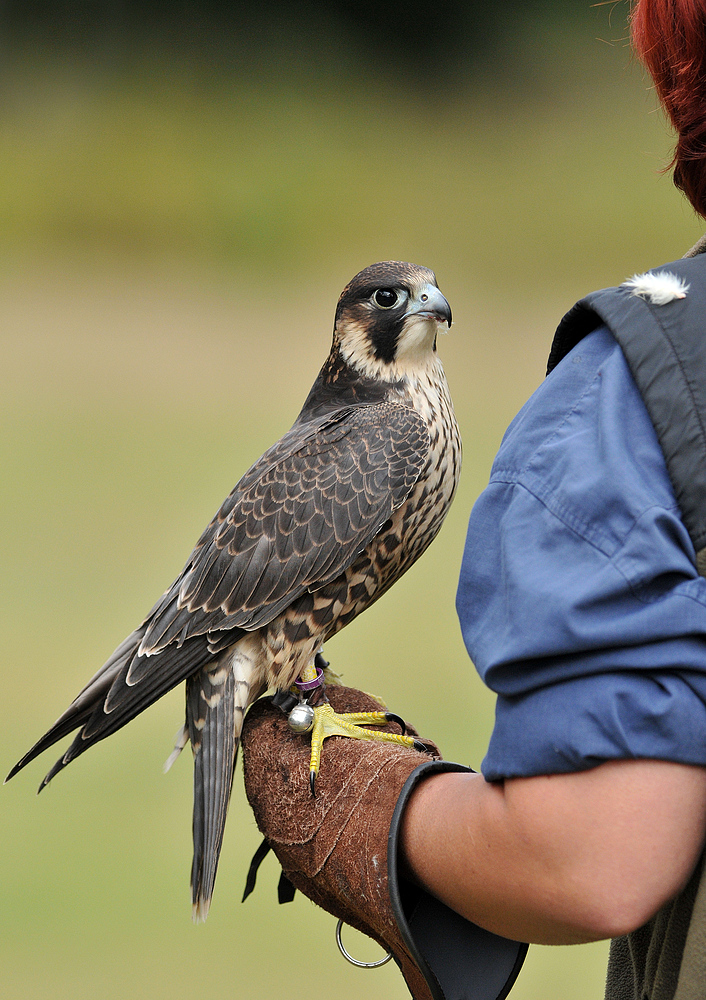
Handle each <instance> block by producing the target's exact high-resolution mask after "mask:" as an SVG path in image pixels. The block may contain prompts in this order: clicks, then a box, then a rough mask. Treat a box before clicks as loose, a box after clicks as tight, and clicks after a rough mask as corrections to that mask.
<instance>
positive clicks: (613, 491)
mask: <svg viewBox="0 0 706 1000" xmlns="http://www.w3.org/2000/svg"><path fill="white" fill-rule="evenodd" d="M490 481H491V483H493V482H495V483H501V482H505V483H510V482H511V483H516V484H518V485H519V486H522V487H524V488H525V489H527V490H529V491H530V492H531V493H532V494H533V495H534V496H535V497H537V498H538V499H539V500H541V501H542V503H543V504H544V505H545V506H547V507H548V508H549V509H550V510H553V511H554V512H555V513H556V514H558V515H560V516H562V512H563V513H564V514H566V515H569V516H570V517H571V519H572V523H573V522H575V523H582V524H585V525H588V526H589V527H590V529H591V535H593V530H594V529H595V530H598V528H599V527H600V534H601V536H602V537H605V538H606V544H607V548H608V549H609V550H614V548H615V546H617V545H620V544H621V542H622V540H623V539H624V538H625V537H626V534H627V532H628V531H629V530H630V528H631V526H632V525H633V524H634V523H635V521H636V520H637V519H638V518H640V517H641V516H642V515H643V513H644V512H645V511H646V510H648V509H650V508H655V507H659V508H663V509H669V510H673V509H675V507H676V501H675V499H674V494H673V490H672V486H671V483H670V481H669V476H668V474H667V469H666V466H665V462H664V457H663V455H662V452H661V449H660V446H659V442H658V440H657V436H656V433H655V430H654V427H653V426H652V423H651V421H650V418H649V415H648V413H647V410H646V408H645V405H644V403H643V401H642V399H641V397H640V394H639V392H638V389H637V386H636V385H635V382H634V380H633V378H632V375H631V374H630V370H629V368H628V365H627V363H626V361H625V357H624V355H623V352H622V350H621V348H620V346H619V345H618V343H617V342H616V340H615V339H614V337H613V336H612V334H611V333H610V331H609V330H608V329H607V328H606V327H600V328H598V329H596V330H595V331H594V332H592V333H590V334H588V335H587V336H586V337H584V339H583V340H581V341H580V342H579V343H578V344H577V345H576V346H575V347H574V348H573V350H572V351H570V352H569V354H567V356H566V357H565V358H564V359H563V360H562V361H561V362H560V363H559V364H558V365H557V367H556V368H555V369H554V370H553V371H552V373H551V374H550V375H548V376H547V378H546V379H545V380H544V382H543V383H542V385H541V386H540V387H539V388H538V389H537V391H536V392H535V393H534V395H533V396H532V397H531V398H530V399H529V400H528V402H527V403H526V404H525V406H524V407H523V409H522V410H521V411H520V413H519V414H518V415H517V417H516V418H515V420H514V421H513V422H512V424H511V425H510V427H509V428H508V431H507V433H506V435H505V437H504V439H503V443H502V445H501V448H500V450H499V452H498V455H497V456H496V459H495V462H494V464H493V469H492V472H491V477H490ZM606 536H607V537H606Z"/></svg>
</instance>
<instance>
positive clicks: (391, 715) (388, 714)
mask: <svg viewBox="0 0 706 1000" xmlns="http://www.w3.org/2000/svg"><path fill="white" fill-rule="evenodd" d="M385 719H386V721H387V722H396V723H397V725H398V726H399V727H400V729H401V730H402V735H403V736H404V735H405V733H406V732H407V726H406V725H405V721H404V719H401V718H400V717H399V715H395V714H394V713H393V712H385Z"/></svg>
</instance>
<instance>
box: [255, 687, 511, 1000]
mask: <svg viewBox="0 0 706 1000" xmlns="http://www.w3.org/2000/svg"><path fill="white" fill-rule="evenodd" d="M326 693H327V696H328V698H329V700H330V702H331V704H332V706H333V708H334V709H335V711H336V712H339V713H345V712H367V711H379V710H380V705H379V703H377V702H376V701H375V700H374V699H373V698H371V697H370V696H369V695H367V694H364V693H363V692H362V691H356V690H355V689H353V688H345V687H338V686H335V687H333V686H332V687H328V688H327V689H326ZM391 728H392V727H391V726H387V727H385V731H388V732H389V731H390V730H391ZM393 731H394V730H393ZM408 732H410V733H411V734H412V735H415V736H416V735H417V734H416V733H415V732H414V731H413V730H412V729H411V727H408ZM242 749H243V765H244V771H245V789H246V792H247V796H248V799H249V801H250V804H251V806H252V808H253V811H254V813H255V819H256V821H257V825H258V827H259V828H260V830H261V832H262V833H263V834H264V836H265V841H266V843H267V845H268V846H269V847H271V848H272V849H273V850H274V852H275V854H276V855H277V858H278V859H279V861H280V864H281V865H282V869H283V872H284V875H285V876H286V878H287V879H288V880H289V882H291V883H292V885H293V886H295V887H296V888H297V889H300V890H301V891H302V892H303V893H304V894H305V895H306V896H308V897H309V899H311V900H313V901H314V902H315V903H318V905H319V906H321V907H323V908H324V909H325V910H328V912H329V913H332V914H333V915H334V916H335V917H339V918H340V919H342V920H343V921H344V922H345V923H347V924H350V925H351V926H352V927H356V928H357V929H358V930H360V931H362V932H363V933H365V934H368V935H369V936H370V937H371V938H373V939H374V940H375V941H377V942H378V943H379V944H381V945H382V947H383V948H385V949H386V950H387V951H390V952H391V953H392V956H393V958H394V959H395V961H396V963H397V965H398V966H399V968H400V970H401V972H402V975H403V976H404V978H405V981H406V983H407V986H408V987H409V990H410V993H411V994H412V996H413V998H414V1000H502V998H504V997H506V996H507V994H508V992H509V991H510V988H511V987H512V984H513V983H514V981H515V979H516V977H517V974H518V972H519V970H520V967H521V965H522V962H523V960H524V956H525V953H526V951H527V946H526V945H524V944H519V943H517V942H515V941H508V940H507V939H506V938H501V937H498V936H497V935H495V934H491V933H489V932H488V931H485V930H482V929H481V928H479V927H476V926H475V924H472V923H470V922H469V921H467V920H464V919H463V917H460V916H459V915H458V914H457V913H454V911H452V910H450V909H449V908H448V907H446V906H444V905H443V904H442V903H440V902H439V901H438V900H436V899H434V898H433V897H432V896H430V895H429V894H428V893H427V892H425V891H424V890H423V889H420V888H419V887H417V886H415V885H413V884H412V883H410V882H408V881H406V880H405V879H404V878H403V877H401V875H400V874H399V872H398V865H397V851H398V830H399V826H400V820H401V817H402V813H403V810H404V805H405V803H406V801H407V799H408V797H409V795H410V793H411V791H412V789H413V788H414V787H415V786H416V784H417V783H418V782H419V781H420V780H423V779H424V778H425V777H426V776H428V775H429V774H433V773H436V772H438V771H468V770H470V768H466V767H463V766H462V765H460V764H452V763H450V762H447V761H443V760H441V757H440V755H439V754H438V752H437V750H436V747H435V746H433V745H430V753H429V754H422V753H419V752H418V751H416V750H407V749H406V748H404V747H399V746H394V745H392V744H389V743H374V742H367V741H359V740H351V739H344V738H341V737H338V738H332V739H329V740H327V741H326V743H325V748H324V753H323V758H322V765H321V771H320V773H319V776H318V778H317V780H316V797H315V798H314V797H313V796H312V795H311V791H310V787H309V754H310V747H309V740H308V739H307V738H306V737H304V736H301V735H297V734H295V733H293V732H292V731H291V730H290V729H289V726H288V723H287V718H286V716H285V715H284V714H283V713H282V712H281V711H280V710H279V709H278V708H275V707H274V706H273V705H272V702H271V700H270V699H269V698H263V699H261V700H260V701H258V702H256V704H255V705H254V706H253V707H252V709H251V710H250V712H249V713H248V716H247V718H246V720H245V727H244V729H243V736H242ZM253 878H254V869H253ZM250 887H252V881H251V882H250Z"/></svg>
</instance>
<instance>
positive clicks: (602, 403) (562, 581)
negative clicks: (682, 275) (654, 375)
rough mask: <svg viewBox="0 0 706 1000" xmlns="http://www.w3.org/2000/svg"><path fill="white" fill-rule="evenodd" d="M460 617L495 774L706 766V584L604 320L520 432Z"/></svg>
mask: <svg viewBox="0 0 706 1000" xmlns="http://www.w3.org/2000/svg"><path fill="white" fill-rule="evenodd" d="M457 610H458V614H459V618H460V622H461V629H462V632H463V637H464V641H465V643H466V647H467V649H468V652H469V654H470V656H471V658H472V659H473V661H474V663H475V666H476V668H477V670H478V672H479V673H480V675H481V677H482V678H483V680H484V681H485V683H486V684H487V685H488V686H489V687H490V688H492V689H493V690H494V691H495V692H497V694H498V700H497V707H496V720H495V727H494V730H493V734H492V737H491V740H490V746H489V748H488V753H487V755H486V757H485V759H484V761H483V765H482V771H483V774H484V775H485V777H486V778H487V779H488V780H491V781H492V780H497V779H500V778H506V777H517V776H526V775H534V774H550V773H558V772H567V771H578V770H583V769H585V768H589V767H593V766H595V765H597V764H599V763H601V762H602V761H604V760H609V759H616V758H630V757H651V758H659V759H663V760H671V761H678V762H681V763H686V764H701V765H706V579H704V578H703V577H701V576H699V575H698V573H697V571H696V565H695V556H694V549H693V546H692V544H691V541H690V539H689V536H688V534H687V532H686V529H685V528H684V525H683V524H682V521H681V518H680V516H679V509H678V507H677V504H676V501H675V498H674V493H673V491H672V488H671V484H670V482H669V478H668V475H667V470H666V466H665V463H664V459H663V457H662V452H661V450H660V447H659V444H658V442H657V437H656V435H655V432H654V429H653V427H652V424H651V422H650V419H649V417H648V415H647V411H646V410H645V406H644V404H643V402H642V400H641V398H640V395H639V393H638V391H637V388H636V386H635V383H634V381H633V379H632V376H631V374H630V371H629V369H628V367H627V364H626V362H625V358H624V356H623V354H622V351H621V350H620V347H619V346H618V344H617V343H616V341H615V340H614V338H613V337H612V335H611V334H610V333H609V331H608V330H607V329H606V328H601V329H599V330H596V331H595V332H594V333H592V334H590V335H589V336H588V337H586V338H585V339H584V340H583V341H581V343H580V344H579V345H578V346H577V347H575V348H574V350H573V351H572V352H571V353H570V354H569V355H567V357H566V358H565V359H564V360H563V361H562V362H561V364H560V365H558V366H557V368H556V369H555V370H554V371H553V372H552V374H551V375H550V376H549V377H548V378H547V379H546V380H545V381H544V382H543V384H542V385H541V386H540V387H539V389H538V390H537V391H536V392H535V393H534V395H533V396H532V397H531V399H530V400H529V401H528V402H527V403H526V404H525V406H524V407H523V409H522V410H521V411H520V412H519V414H518V415H517V417H516V418H515V419H514V420H513V422H512V423H511V425H510V427H509V428H508V430H507V432H506V434H505V437H504V439H503V442H502V445H501V447H500V451H499V452H498V455H497V457H496V459H495V462H494V464H493V469H492V473H491V477H490V484H489V486H488V487H487V489H486V490H485V491H484V492H483V493H482V494H481V496H480V498H479V499H478V501H477V503H476V504H475V506H474V508H473V511H472V513H471V518H470V522H469V526H468V536H467V540H466V547H465V550H464V556H463V564H462V567H461V579H460V583H459V590H458V597H457Z"/></svg>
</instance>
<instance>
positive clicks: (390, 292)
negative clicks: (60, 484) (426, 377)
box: [334, 260, 451, 379]
mask: <svg viewBox="0 0 706 1000" xmlns="http://www.w3.org/2000/svg"><path fill="white" fill-rule="evenodd" d="M450 326H451V307H450V306H449V304H448V302H447V301H446V299H445V298H444V296H443V295H442V294H441V292H440V291H439V286H438V285H437V283H436V277H435V276H434V272H433V271H430V270H429V269H428V268H426V267H420V266H419V265H418V264H405V263H403V262H402V261H397V260H386V261H383V262H382V263H380V264H371V265H370V267H366V268H365V270H363V271H361V272H360V273H359V274H356V276H355V278H353V280H352V281H350V282H349V283H348V284H347V285H346V287H345V288H344V289H343V291H342V292H341V297H340V298H339V300H338V306H337V307H336V322H335V325H334V344H335V345H336V346H337V347H338V350H339V351H340V353H341V355H342V356H343V358H344V359H345V361H346V362H347V363H348V364H349V365H351V366H352V367H353V368H355V369H357V370H358V371H359V372H360V374H361V375H365V376H368V377H369V378H377V379H379V378H385V379H390V378H399V377H400V376H404V375H405V374H411V373H412V372H414V371H419V370H420V369H425V368H427V367H429V365H430V364H433V363H434V362H435V359H436V337H437V334H438V333H439V331H440V330H443V331H444V332H445V331H446V330H448V328H449V327H450Z"/></svg>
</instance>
